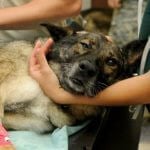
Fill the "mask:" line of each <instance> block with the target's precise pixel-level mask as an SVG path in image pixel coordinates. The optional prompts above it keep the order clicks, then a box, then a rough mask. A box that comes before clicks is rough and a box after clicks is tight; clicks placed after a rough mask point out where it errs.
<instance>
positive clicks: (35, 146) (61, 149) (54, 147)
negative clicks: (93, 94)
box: [9, 121, 89, 150]
mask: <svg viewBox="0 0 150 150" xmlns="http://www.w3.org/2000/svg"><path fill="white" fill-rule="evenodd" d="M88 123H89V121H88V122H86V123H84V124H82V125H79V126H74V127H69V126H64V127H63V128H61V129H55V130H54V131H53V132H52V133H47V134H37V133H34V132H30V131H10V132H9V135H10V139H11V141H12V142H13V144H14V145H15V147H16V149H17V150H68V136H69V135H72V134H74V133H76V132H78V131H79V130H81V129H82V128H84V127H85V126H86V125H87V124H88Z"/></svg>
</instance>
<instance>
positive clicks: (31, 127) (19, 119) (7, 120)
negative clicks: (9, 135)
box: [2, 113, 54, 133]
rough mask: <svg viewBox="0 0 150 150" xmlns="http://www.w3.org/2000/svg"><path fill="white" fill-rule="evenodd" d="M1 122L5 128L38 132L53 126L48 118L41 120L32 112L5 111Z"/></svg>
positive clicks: (48, 129) (49, 129)
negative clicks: (24, 113)
mask: <svg viewBox="0 0 150 150" xmlns="http://www.w3.org/2000/svg"><path fill="white" fill-rule="evenodd" d="M2 122H3V124H4V126H5V127H6V128H7V129H14V130H28V131H35V132H38V133H43V132H48V131H51V130H52V129H53V128H54V127H53V126H52V124H51V123H50V122H49V120H47V121H46V120H42V119H41V118H40V117H39V118H38V117H36V116H34V115H32V114H29V115H28V114H26V115H23V114H15V113H6V114H5V116H4V118H3V120H2Z"/></svg>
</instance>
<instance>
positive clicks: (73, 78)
mask: <svg viewBox="0 0 150 150" xmlns="http://www.w3.org/2000/svg"><path fill="white" fill-rule="evenodd" d="M70 81H71V82H72V83H73V84H75V85H77V86H83V85H84V84H83V81H82V80H80V79H78V78H75V77H70Z"/></svg>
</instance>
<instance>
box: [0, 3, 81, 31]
mask: <svg viewBox="0 0 150 150" xmlns="http://www.w3.org/2000/svg"><path fill="white" fill-rule="evenodd" d="M80 9H81V0H54V1H51V0H32V1H30V2H28V3H26V4H24V5H21V6H16V7H9V8H2V9H0V18H1V19H0V29H19V28H24V27H25V26H26V27H27V26H28V27H30V26H33V25H36V24H40V23H42V22H49V21H58V20H60V19H64V18H67V17H71V16H74V15H77V14H79V12H80ZM62 12H63V13H62Z"/></svg>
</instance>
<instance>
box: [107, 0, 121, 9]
mask: <svg viewBox="0 0 150 150" xmlns="http://www.w3.org/2000/svg"><path fill="white" fill-rule="evenodd" d="M107 3H108V6H109V7H111V8H120V7H121V0H107Z"/></svg>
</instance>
